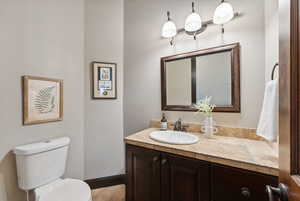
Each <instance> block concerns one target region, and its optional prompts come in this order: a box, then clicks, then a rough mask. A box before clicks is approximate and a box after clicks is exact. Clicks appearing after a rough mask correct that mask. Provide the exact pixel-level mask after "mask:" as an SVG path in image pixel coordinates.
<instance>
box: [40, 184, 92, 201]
mask: <svg viewBox="0 0 300 201" xmlns="http://www.w3.org/2000/svg"><path fill="white" fill-rule="evenodd" d="M34 193H35V197H36V199H35V200H36V201H71V200H72V201H91V200H92V199H91V189H90V187H89V186H88V185H87V184H86V183H85V182H83V181H80V180H77V179H59V180H56V181H54V182H51V183H50V184H47V185H45V186H41V187H39V188H37V189H35V190H34Z"/></svg>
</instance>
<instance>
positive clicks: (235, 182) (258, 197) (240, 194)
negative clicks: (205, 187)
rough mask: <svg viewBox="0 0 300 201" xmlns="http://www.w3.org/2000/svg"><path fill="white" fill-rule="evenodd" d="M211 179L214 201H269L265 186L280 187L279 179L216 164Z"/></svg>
mask: <svg viewBox="0 0 300 201" xmlns="http://www.w3.org/2000/svg"><path fill="white" fill-rule="evenodd" d="M211 177H212V189H211V196H212V199H211V200H212V201H268V196H267V193H266V191H265V189H266V187H265V186H266V185H272V186H275V187H276V186H277V185H278V178H277V177H274V176H269V175H264V174H259V173H255V172H250V171H246V170H241V169H238V168H232V167H227V166H222V165H216V164H213V165H212V171H211Z"/></svg>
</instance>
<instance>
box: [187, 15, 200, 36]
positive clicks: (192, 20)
mask: <svg viewBox="0 0 300 201" xmlns="http://www.w3.org/2000/svg"><path fill="white" fill-rule="evenodd" d="M201 27H202V20H201V17H200V15H199V14H198V13H195V12H193V13H191V14H190V15H189V16H187V18H186V19H185V24H184V29H185V31H187V32H193V31H197V30H199V29H201Z"/></svg>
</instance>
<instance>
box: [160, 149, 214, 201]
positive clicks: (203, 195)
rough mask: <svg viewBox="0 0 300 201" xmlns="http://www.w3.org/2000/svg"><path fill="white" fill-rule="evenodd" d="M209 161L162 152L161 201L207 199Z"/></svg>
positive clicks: (196, 200)
mask: <svg viewBox="0 0 300 201" xmlns="http://www.w3.org/2000/svg"><path fill="white" fill-rule="evenodd" d="M209 168H210V166H209V163H207V162H204V161H199V160H194V159H190V158H185V157H180V156H175V155H171V154H162V159H161V170H162V171H161V172H162V173H161V174H162V177H161V178H162V180H161V201H209V193H210V192H209V189H210V188H209V186H210V170H209Z"/></svg>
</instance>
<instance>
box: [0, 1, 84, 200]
mask: <svg viewBox="0 0 300 201" xmlns="http://www.w3.org/2000/svg"><path fill="white" fill-rule="evenodd" d="M83 20H84V1H83V0H26V1H24V0H2V1H0V25H1V31H0V41H1V42H0V43H1V46H0V55H1V59H0V91H1V96H0V128H1V131H0V200H1V201H24V200H25V197H24V194H23V193H22V192H21V191H20V190H18V187H17V181H16V170H15V159H14V157H13V154H11V153H10V151H11V150H12V149H13V147H15V146H16V145H20V144H26V143H30V142H35V141H39V140H44V139H48V138H53V137H58V136H69V137H70V138H71V147H70V154H69V158H68V163H67V165H68V167H67V172H66V176H67V177H74V178H83V177H84V166H83V162H84V160H83V134H84V131H83V130H84V126H83V123H84V122H83V118H84V99H83V96H84V93H83V92H84V88H83V83H84V82H83V79H84V76H83V74H84V67H83V65H84V26H83ZM22 75H34V76H44V77H52V78H59V79H63V80H64V87H65V88H64V89H65V90H64V91H65V93H64V98H65V100H64V102H65V104H64V106H65V108H64V109H65V115H64V120H63V121H62V122H55V123H47V124H39V125H32V126H23V125H22V98H21V76H22Z"/></svg>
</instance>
